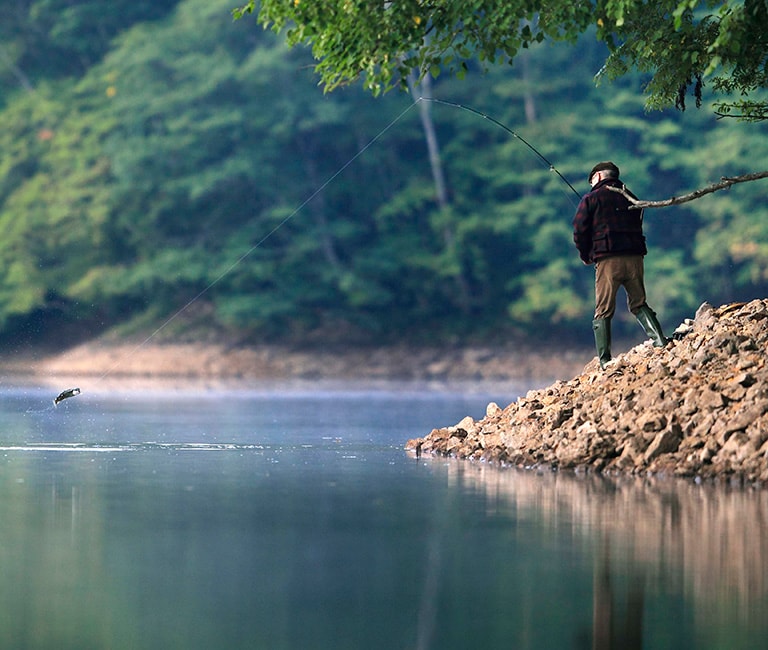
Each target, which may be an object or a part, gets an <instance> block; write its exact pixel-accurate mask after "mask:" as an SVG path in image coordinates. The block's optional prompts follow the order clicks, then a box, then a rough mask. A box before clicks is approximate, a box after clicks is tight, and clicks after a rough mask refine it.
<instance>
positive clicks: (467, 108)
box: [418, 97, 581, 200]
mask: <svg viewBox="0 0 768 650" xmlns="http://www.w3.org/2000/svg"><path fill="white" fill-rule="evenodd" d="M418 101H425V102H433V103H435V104H444V105H445V106H453V107H454V108H460V109H461V110H464V111H468V112H469V113H474V114H475V115H478V116H480V117H482V118H483V119H486V120H488V121H489V122H493V123H494V124H495V125H496V126H498V127H500V128H502V129H504V130H505V131H506V132H507V133H509V134H510V135H511V136H512V137H513V138H516V139H517V140H520V142H522V143H523V144H524V145H525V146H526V147H528V148H529V149H530V150H531V151H533V153H535V154H536V155H537V156H538V157H539V158H540V159H541V160H542V161H543V162H544V163H545V164H546V165H547V167H549V171H552V172H555V174H557V175H558V176H559V177H560V180H561V181H563V183H565V184H566V185H567V186H568V187H570V188H571V190H573V193H574V194H575V195H576V196H578V197H579V200H581V194H580V193H579V192H578V190H576V188H575V187H574V186H573V185H571V184H570V183H569V182H568V179H567V178H566V177H565V176H563V175H562V174H561V173H560V172H559V171H558V170H557V168H556V167H555V166H554V165H553V164H552V163H551V162H550V161H549V160H547V159H546V158H545V157H544V156H543V155H542V153H541V152H540V151H539V150H538V149H536V147H534V146H533V145H532V144H531V143H530V142H528V141H527V140H526V139H525V138H523V137H522V136H521V135H520V134H519V133H517V132H516V131H513V130H512V129H510V128H509V127H508V126H507V125H506V124H504V123H502V122H499V120H497V119H496V118H494V117H491V116H490V115H487V114H486V113H483V112H482V111H478V110H477V109H476V108H472V107H471V106H466V105H465V104H458V103H456V102H448V101H445V100H444V99H434V98H433V97H419V99H418Z"/></svg>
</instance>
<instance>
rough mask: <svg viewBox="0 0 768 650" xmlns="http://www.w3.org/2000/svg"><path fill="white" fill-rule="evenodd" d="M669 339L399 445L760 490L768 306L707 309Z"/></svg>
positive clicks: (766, 415) (765, 476)
mask: <svg viewBox="0 0 768 650" xmlns="http://www.w3.org/2000/svg"><path fill="white" fill-rule="evenodd" d="M686 325H687V326H686V328H685V331H684V332H682V331H681V334H682V337H681V338H680V339H679V340H675V341H673V342H672V343H671V344H670V345H668V346H667V347H666V348H664V349H658V348H653V347H650V345H648V344H644V345H640V346H637V347H636V348H634V349H632V350H630V351H629V352H627V353H626V354H624V355H622V356H621V357H619V360H618V363H616V364H615V365H614V366H612V367H610V368H608V369H607V370H606V371H601V370H600V369H599V367H598V366H597V362H596V360H593V361H592V362H591V363H590V364H588V365H587V366H586V368H585V369H584V372H583V373H582V374H580V375H579V376H577V377H575V378H574V379H572V380H571V381H568V382H562V381H559V382H557V383H555V384H553V385H552V386H549V387H548V388H544V389H541V390H534V391H530V392H529V393H528V394H527V395H526V396H525V397H522V398H520V399H519V400H518V401H517V402H515V403H514V404H511V405H509V406H508V407H507V408H505V409H503V410H502V409H501V408H499V407H498V406H496V405H495V404H491V405H489V407H488V411H487V415H486V417H485V418H484V419H482V420H480V421H478V422H475V421H474V420H472V418H465V419H464V420H462V421H461V422H460V423H459V424H457V425H456V426H453V427H447V428H444V429H436V430H434V431H432V433H430V434H429V435H428V436H426V437H425V438H420V439H416V440H412V441H409V443H408V444H407V447H408V448H409V449H412V450H414V451H415V452H416V453H435V454H443V455H450V456H457V457H461V458H471V459H484V460H489V461H497V462H501V463H504V464H514V465H519V466H546V467H558V468H583V469H585V470H590V471H602V472H605V473H615V472H621V473H630V474H643V475H645V474H675V475H679V476H698V477H705V478H709V477H730V478H731V479H738V480H740V481H741V480H744V481H748V482H751V483H759V484H768V365H767V364H766V348H767V347H768V300H755V301H753V302H750V303H748V304H736V305H729V306H724V307H720V308H718V309H713V308H712V307H711V306H710V305H707V304H706V303H705V304H704V305H702V307H701V308H700V309H699V311H698V312H697V314H696V319H695V320H694V321H691V322H689V323H687V324H686Z"/></svg>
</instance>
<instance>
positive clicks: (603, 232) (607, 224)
mask: <svg viewBox="0 0 768 650" xmlns="http://www.w3.org/2000/svg"><path fill="white" fill-rule="evenodd" d="M608 185H613V186H614V187H622V186H623V183H622V182H621V181H620V180H618V179H616V178H607V179H605V180H602V181H600V182H599V183H598V184H597V185H595V186H594V187H593V188H592V190H591V191H590V192H589V193H587V194H585V195H584V196H583V197H582V199H581V202H580V203H579V207H578V208H577V210H576V215H575V216H574V217H573V241H574V243H575V244H576V248H578V249H579V256H580V257H581V259H582V260H583V261H584V262H586V263H587V264H591V263H592V262H596V261H598V260H600V259H602V258H604V257H611V256H612V255H645V254H646V253H647V252H648V249H647V248H646V247H645V236H644V235H643V211H642V210H638V209H634V210H630V206H631V205H632V204H631V203H630V202H629V201H628V200H627V198H626V197H625V196H622V195H621V194H619V193H618V192H613V191H611V190H609V189H608V187H607V186H608ZM630 194H631V193H630ZM632 196H634V195H632Z"/></svg>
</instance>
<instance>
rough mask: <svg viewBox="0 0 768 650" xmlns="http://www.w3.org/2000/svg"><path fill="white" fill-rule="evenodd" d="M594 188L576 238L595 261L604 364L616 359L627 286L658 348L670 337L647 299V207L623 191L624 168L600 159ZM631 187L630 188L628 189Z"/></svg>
mask: <svg viewBox="0 0 768 650" xmlns="http://www.w3.org/2000/svg"><path fill="white" fill-rule="evenodd" d="M588 180H589V184H590V185H591V186H592V189H591V190H590V191H589V192H588V193H587V194H585V195H584V196H583V197H582V199H581V202H580V203H579V207H578V208H577V210H576V215H575V216H574V218H573V241H574V243H575V244H576V248H577V249H578V251H579V256H580V257H581V260H582V262H584V264H594V265H595V316H594V319H593V321H592V329H593V331H594V334H595V346H596V347H597V359H598V361H599V362H600V368H602V369H605V368H606V367H607V366H608V364H609V363H610V362H611V319H612V318H613V315H614V313H615V312H616V294H617V293H618V291H619V287H621V286H623V287H624V290H625V291H626V293H627V308H628V309H629V311H630V312H632V314H633V315H634V316H635V318H637V320H638V322H639V323H640V325H641V326H642V327H643V329H644V330H645V333H646V334H647V335H648V336H649V337H650V338H651V340H652V341H653V345H654V346H656V347H664V346H665V345H666V344H667V342H668V340H669V339H667V338H666V337H665V336H664V334H663V332H662V330H661V325H660V324H659V321H658V320H657V318H656V314H655V313H654V311H653V310H652V309H651V308H650V307H649V306H648V303H646V301H645V283H644V280H643V273H644V267H643V257H644V256H645V254H646V253H647V252H648V250H647V248H646V246H645V236H644V235H643V211H642V210H639V209H636V208H635V209H632V204H631V203H630V201H629V200H628V199H627V197H625V196H623V195H622V194H621V193H619V192H616V191H613V190H611V189H609V188H611V187H615V188H624V185H623V183H622V182H621V181H620V180H619V168H618V167H617V166H616V165H615V164H613V163H612V162H610V161H608V162H601V163H598V164H597V165H595V166H594V167H593V168H592V171H591V172H590V173H589V179H588ZM624 189H626V188H624Z"/></svg>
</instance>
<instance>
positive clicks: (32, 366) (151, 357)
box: [0, 342, 594, 381]
mask: <svg viewBox="0 0 768 650" xmlns="http://www.w3.org/2000/svg"><path fill="white" fill-rule="evenodd" d="M593 356H594V352H593V351H592V349H591V348H590V349H586V348H584V349H569V350H564V351H556V350H554V349H551V348H550V349H548V350H547V351H546V352H539V351H532V352H531V351H528V350H521V349H519V348H514V349H500V348H494V347H491V346H489V347H468V348H459V347H450V348H412V347H407V346H384V347H355V346H349V347H342V346H338V345H335V346H328V347H319V346H318V347H313V348H307V349H304V348H296V347H289V346H281V345H265V346H254V347H239V346H236V347H232V346H226V345H222V344H203V343H168V344H166V343H160V344H158V343H151V344H131V343H119V344H112V343H101V342H90V343H85V344H81V345H78V346H75V347H72V348H69V349H67V350H64V351H62V352H60V353H49V352H41V351H35V350H31V351H29V352H26V353H24V354H18V355H13V356H10V357H5V358H0V372H2V373H3V374H5V375H6V376H8V375H12V376H27V377H38V378H56V377H71V378H77V377H82V378H99V377H103V378H106V377H109V378H111V379H117V378H128V377H131V378H139V377H143V378H155V379H158V378H175V379H182V378H188V379H233V380H234V379H240V380H245V381H247V380H260V381H261V380H282V379H334V380H355V379H369V380H370V379H382V380H383V379H387V380H442V381H453V380H456V381H459V380H461V381H466V380H482V381H513V380H524V381H525V380H528V381H537V380H549V379H554V378H568V377H571V376H573V375H575V374H578V373H579V372H581V370H582V369H583V368H584V365H585V364H587V363H588V362H589V361H590V360H591V358H592V357H593Z"/></svg>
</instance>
